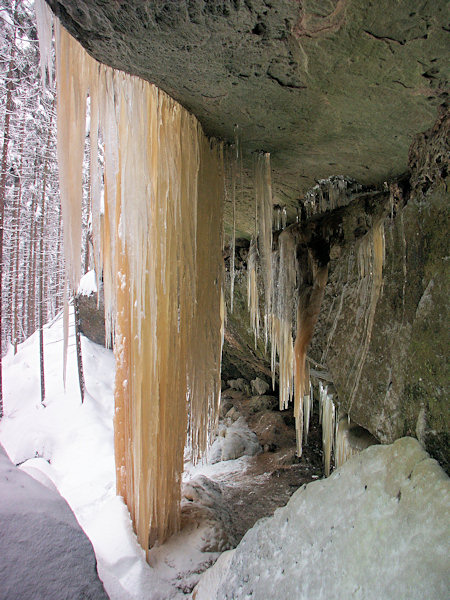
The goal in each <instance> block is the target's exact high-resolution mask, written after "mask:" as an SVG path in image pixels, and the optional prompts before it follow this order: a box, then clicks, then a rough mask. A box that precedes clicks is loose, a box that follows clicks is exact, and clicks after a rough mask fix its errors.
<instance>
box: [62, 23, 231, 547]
mask: <svg viewBox="0 0 450 600" xmlns="http://www.w3.org/2000/svg"><path fill="white" fill-rule="evenodd" d="M56 38H57V65H58V69H57V76H58V124H59V125H60V127H61V128H60V131H59V134H58V157H59V160H60V177H61V198H62V205H63V215H64V224H65V236H66V256H67V265H68V267H69V277H70V282H71V285H72V287H73V288H75V289H76V284H77V281H78V279H79V274H80V260H79V259H80V254H81V253H80V250H81V247H80V240H81V211H80V206H81V201H80V200H81V166H82V158H83V147H84V119H85V112H84V111H85V110H86V96H87V94H88V93H89V96H90V99H91V102H90V107H91V123H92V124H93V126H94V128H95V133H94V135H93V138H95V137H96V135H97V134H96V132H97V128H98V132H99V134H98V135H99V137H100V138H101V140H102V141H103V143H104V195H103V196H104V202H103V205H104V206H103V207H102V202H101V198H99V189H98V186H99V183H98V182H99V179H100V177H99V175H98V174H97V175H96V174H95V170H96V169H97V167H98V163H97V162H96V157H95V156H91V166H92V167H93V170H94V173H93V174H91V175H94V178H92V177H91V181H95V178H97V183H94V184H93V185H97V188H96V192H95V195H96V197H94V194H93V210H94V211H97V212H98V214H97V215H96V217H95V218H96V219H98V225H97V226H96V227H97V229H98V231H99V234H100V237H101V242H100V245H101V250H100V251H99V252H98V253H97V256H98V257H99V258H98V260H99V261H100V260H101V261H102V269H103V281H104V290H105V305H106V307H105V310H106V322H107V337H108V336H109V334H112V335H113V336H114V337H115V345H114V346H115V355H116V364H117V371H116V389H115V402H116V413H115V451H116V469H117V490H118V493H119V494H121V495H122V496H123V497H124V499H125V501H126V503H127V505H128V507H129V510H130V513H131V515H132V518H133V522H134V526H135V529H136V532H137V536H138V540H139V543H140V544H141V545H142V547H143V548H144V549H145V550H148V548H149V546H151V545H153V544H156V543H160V542H162V541H164V540H165V539H166V538H167V537H168V536H169V535H170V534H171V533H173V532H175V531H176V530H177V528H178V527H179V499H180V478H181V472H182V469H183V450H184V442H185V439H186V429H187V422H188V412H187V409H188V407H189V410H190V413H189V423H190V440H191V446H192V451H193V454H194V458H198V456H199V455H200V454H201V453H202V452H204V451H205V450H206V445H207V443H208V428H212V427H214V425H215V423H216V422H217V409H218V402H219V395H220V353H221V346H222V336H223V331H222V329H223V327H222V322H223V319H222V317H221V314H222V315H223V312H224V311H223V306H222V312H221V297H222V289H223V285H222V280H223V261H222V251H221V250H222V216H221V215H222V205H223V190H224V175H223V155H222V147H221V145H220V144H217V143H213V142H210V141H209V140H207V139H206V137H205V136H204V134H203V132H202V130H201V127H200V125H199V124H198V122H197V121H196V119H195V117H193V116H192V115H190V114H189V113H187V111H185V110H184V109H183V108H182V107H181V106H180V105H179V104H177V103H176V102H175V101H174V100H172V99H171V98H169V97H168V96H167V95H166V94H164V93H163V92H161V91H160V90H158V89H157V88H156V87H154V86H152V85H150V84H148V83H147V82H144V81H142V80H139V79H138V78H136V77H131V76H129V75H126V74H124V73H121V72H118V71H114V70H113V69H110V68H108V67H105V66H103V65H99V63H97V62H96V61H94V60H93V59H92V58H91V57H89V56H88V55H87V53H86V52H84V50H83V49H82V48H81V46H79V45H78V43H77V42H75V40H73V38H71V37H70V36H69V35H68V33H67V32H66V31H65V30H64V29H63V28H62V27H60V25H59V23H58V22H56ZM91 146H92V152H93V153H95V146H96V141H95V140H94V144H93V145H92V144H91ZM100 192H101V190H100ZM97 243H98V242H97ZM222 304H223V302H222ZM192 356H195V358H196V361H195V363H194V361H193V360H192Z"/></svg>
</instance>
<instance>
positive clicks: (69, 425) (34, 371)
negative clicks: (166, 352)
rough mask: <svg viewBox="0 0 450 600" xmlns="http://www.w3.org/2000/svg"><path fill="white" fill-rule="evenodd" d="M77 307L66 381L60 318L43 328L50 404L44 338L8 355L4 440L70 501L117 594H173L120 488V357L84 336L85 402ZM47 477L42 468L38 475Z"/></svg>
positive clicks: (122, 599) (121, 599)
mask: <svg viewBox="0 0 450 600" xmlns="http://www.w3.org/2000/svg"><path fill="white" fill-rule="evenodd" d="M73 331H74V329H73V316H72V315H71V322H70V332H71V336H70V337H69V353H68V367H67V369H68V370H67V386H66V391H64V387H63V381H62V352H63V344H62V337H63V333H62V318H61V317H60V318H57V319H56V320H55V322H54V323H53V324H51V325H49V326H47V327H46V328H45V330H44V341H45V375H46V401H45V404H46V406H45V408H44V407H43V406H41V404H40V383H39V381H40V380H39V338H38V335H37V334H34V335H33V336H31V337H30V338H29V339H28V340H26V341H25V342H24V343H23V344H21V345H20V346H19V351H18V353H17V355H16V356H14V355H13V352H12V349H11V350H10V352H9V353H8V355H7V356H6V357H5V359H4V383H3V385H4V404H5V416H4V418H3V420H2V421H1V422H0V442H1V443H2V444H3V445H4V447H5V449H6V451H7V453H8V455H9V457H10V458H11V460H12V461H13V463H15V464H19V463H22V462H24V461H26V463H25V464H24V465H23V468H24V470H26V471H27V472H29V473H32V472H33V473H34V475H36V470H38V471H39V472H40V473H43V474H44V475H46V476H47V477H49V478H50V479H51V480H52V481H53V482H54V484H55V485H56V487H57V488H58V490H59V491H60V493H61V494H62V495H63V496H64V498H66V500H67V501H68V502H69V504H70V506H71V508H72V510H73V511H74V512H75V515H76V517H77V519H78V521H79V523H80V525H81V526H82V528H83V529H84V531H85V532H86V533H87V535H88V536H89V538H90V540H91V541H92V544H93V546H94V549H95V553H96V556H97V561H98V571H99V574H100V577H101V579H102V580H103V582H104V584H105V589H106V591H107V592H108V594H109V596H110V597H111V599H112V600H128V599H141V598H142V599H143V598H146V599H147V600H163V599H164V600H167V599H168V598H172V597H174V590H173V588H172V586H170V585H169V584H168V583H167V582H165V581H163V580H162V579H160V578H159V576H158V575H157V573H156V572H155V571H154V570H152V569H151V568H150V567H149V566H148V565H147V563H146V562H145V556H144V552H143V551H142V549H141V548H140V547H139V546H138V544H137V541H136V538H135V535H134V533H133V530H132V525H131V521H130V518H129V513H128V510H127V508H126V507H125V505H124V503H123V501H122V499H121V498H118V497H116V495H115V467H114V444H113V414H114V400H113V386H114V357H113V353H112V352H111V351H110V350H106V349H105V348H102V347H101V346H98V345H96V344H94V343H93V342H90V341H89V340H88V339H86V338H84V337H82V350H83V359H84V371H85V378H86V387H87V392H88V393H87V395H86V399H85V402H84V404H83V405H82V404H81V402H80V393H79V387H78V378H77V367H76V354H75V339H74V333H73ZM37 477H39V478H40V479H41V480H42V475H40V476H39V475H37Z"/></svg>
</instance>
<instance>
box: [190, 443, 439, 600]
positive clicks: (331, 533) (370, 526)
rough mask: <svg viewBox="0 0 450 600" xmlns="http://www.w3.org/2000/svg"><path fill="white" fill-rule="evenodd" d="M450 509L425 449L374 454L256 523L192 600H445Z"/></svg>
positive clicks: (395, 447) (401, 447)
mask: <svg viewBox="0 0 450 600" xmlns="http://www.w3.org/2000/svg"><path fill="white" fill-rule="evenodd" d="M449 510H450V481H449V478H448V477H447V475H446V474H445V472H444V471H443V470H442V469H441V467H440V466H439V465H438V463H437V462H436V461H435V460H433V459H431V458H430V457H429V456H428V454H427V453H426V452H425V451H424V450H423V449H422V447H421V446H420V444H419V442H417V441H416V440H414V439H412V438H402V439H400V440H397V441H396V442H395V443H394V444H392V445H391V446H380V445H376V446H371V447H370V448H368V449H367V450H364V451H363V452H362V453H361V454H358V455H357V456H355V457H353V458H352V459H350V460H349V461H348V462H347V463H345V464H344V465H343V466H342V467H341V468H340V469H338V470H337V471H335V472H334V473H333V474H332V475H331V477H329V478H328V479H324V480H321V481H316V482H313V483H310V484H308V485H306V486H303V487H302V488H300V489H299V490H298V491H297V492H296V493H295V494H294V495H293V496H292V498H291V499H290V501H289V502H288V504H287V505H286V506H285V507H284V508H281V509H279V510H277V511H276V512H275V514H274V516H273V517H271V518H269V519H263V520H261V521H259V522H258V523H257V524H256V525H255V526H254V527H253V528H252V529H251V530H250V531H248V532H247V534H246V535H245V537H244V538H243V539H242V541H241V543H240V544H239V545H238V546H237V548H236V550H234V551H233V553H232V554H229V555H227V557H226V560H223V561H220V562H219V561H218V562H217V566H215V567H213V568H212V572H207V573H206V574H205V576H204V577H205V578H207V580H208V585H207V586H204V585H203V584H202V580H201V581H200V583H199V586H198V588H197V590H196V592H194V598H195V599H196V600H225V599H226V600H231V599H232V600H240V599H244V598H250V597H251V598H252V599H254V600H266V599H267V598H270V599H271V600H311V598H314V599H316V600H327V599H329V598H360V599H361V600H362V599H364V600H379V599H380V598H383V600H399V599H405V600H406V599H408V600H422V599H423V598H427V599H428V600H442V598H446V597H447V596H448V590H449V586H450V575H449V573H450V559H449V554H448V539H449V535H450V520H449Z"/></svg>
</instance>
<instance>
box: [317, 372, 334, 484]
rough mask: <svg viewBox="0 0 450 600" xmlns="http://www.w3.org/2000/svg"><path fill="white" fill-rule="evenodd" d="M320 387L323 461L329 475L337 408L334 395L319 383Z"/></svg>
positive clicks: (326, 473)
mask: <svg viewBox="0 0 450 600" xmlns="http://www.w3.org/2000/svg"><path fill="white" fill-rule="evenodd" d="M319 389H320V407H321V409H320V413H321V422H322V445H323V461H324V470H325V475H326V477H328V476H329V475H330V472H331V453H332V451H333V442H334V435H335V431H334V424H335V408H334V403H333V397H332V395H331V394H329V393H328V390H327V388H326V387H324V386H323V385H322V383H319Z"/></svg>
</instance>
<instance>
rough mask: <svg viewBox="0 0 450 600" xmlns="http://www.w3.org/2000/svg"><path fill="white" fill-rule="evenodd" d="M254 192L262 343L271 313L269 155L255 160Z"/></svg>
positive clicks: (259, 156) (267, 336) (266, 340)
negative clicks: (262, 298) (262, 306)
mask: <svg viewBox="0 0 450 600" xmlns="http://www.w3.org/2000/svg"><path fill="white" fill-rule="evenodd" d="M255 192H256V198H257V203H258V255H259V259H260V262H261V270H262V279H263V284H264V342H265V347H266V348H267V342H268V339H269V327H270V319H271V317H270V315H271V313H272V305H271V303H272V221H273V215H272V181H271V170H270V154H269V153H268V152H266V153H265V154H260V155H258V156H257V160H256V172H255Z"/></svg>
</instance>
